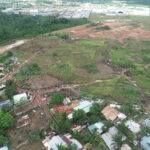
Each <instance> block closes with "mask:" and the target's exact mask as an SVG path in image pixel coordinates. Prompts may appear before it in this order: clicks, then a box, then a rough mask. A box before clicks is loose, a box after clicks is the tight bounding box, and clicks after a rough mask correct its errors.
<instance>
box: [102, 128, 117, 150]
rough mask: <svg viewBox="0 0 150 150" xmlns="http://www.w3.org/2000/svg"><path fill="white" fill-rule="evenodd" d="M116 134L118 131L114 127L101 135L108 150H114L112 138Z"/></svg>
mask: <svg viewBox="0 0 150 150" xmlns="http://www.w3.org/2000/svg"><path fill="white" fill-rule="evenodd" d="M117 134H118V129H117V128H116V127H115V126H113V127H111V128H110V129H109V130H108V132H106V133H104V134H102V138H103V140H104V142H105V143H106V145H107V146H108V148H109V149H110V150H115V146H114V145H113V137H114V136H116V135H117Z"/></svg>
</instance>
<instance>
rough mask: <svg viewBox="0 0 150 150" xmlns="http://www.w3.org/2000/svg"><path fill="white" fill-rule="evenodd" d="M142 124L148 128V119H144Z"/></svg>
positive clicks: (149, 121) (149, 124)
mask: <svg viewBox="0 0 150 150" xmlns="http://www.w3.org/2000/svg"><path fill="white" fill-rule="evenodd" d="M143 125H144V126H146V127H149V128H150V119H148V118H147V119H145V120H144V122H143Z"/></svg>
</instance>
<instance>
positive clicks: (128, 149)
mask: <svg viewBox="0 0 150 150" xmlns="http://www.w3.org/2000/svg"><path fill="white" fill-rule="evenodd" d="M120 150H132V149H131V147H130V146H129V145H128V144H123V145H122V147H121V149H120Z"/></svg>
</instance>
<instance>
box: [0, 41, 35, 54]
mask: <svg viewBox="0 0 150 150" xmlns="http://www.w3.org/2000/svg"><path fill="white" fill-rule="evenodd" d="M31 40H33V39H24V40H18V41H16V42H15V43H13V44H9V45H5V46H0V54H2V53H4V52H6V51H9V50H11V49H13V48H16V47H18V46H21V45H23V44H25V43H27V42H29V41H31Z"/></svg>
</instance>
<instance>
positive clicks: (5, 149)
mask: <svg viewBox="0 0 150 150" xmlns="http://www.w3.org/2000/svg"><path fill="white" fill-rule="evenodd" d="M0 150H8V147H7V146H4V147H1V148H0Z"/></svg>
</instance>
